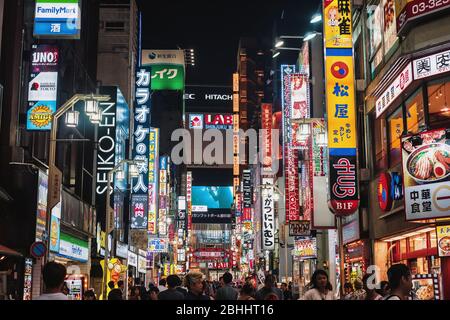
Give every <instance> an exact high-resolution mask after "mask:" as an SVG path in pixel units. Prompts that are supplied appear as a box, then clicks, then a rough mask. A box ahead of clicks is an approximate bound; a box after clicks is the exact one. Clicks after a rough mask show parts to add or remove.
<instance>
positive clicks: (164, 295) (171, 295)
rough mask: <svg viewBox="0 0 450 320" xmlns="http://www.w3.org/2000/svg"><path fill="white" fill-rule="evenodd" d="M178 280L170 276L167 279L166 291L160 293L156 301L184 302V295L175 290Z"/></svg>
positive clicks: (173, 275) (172, 275) (175, 276)
mask: <svg viewBox="0 0 450 320" xmlns="http://www.w3.org/2000/svg"><path fill="white" fill-rule="evenodd" d="M179 282H180V278H179V277H178V276H177V275H175V274H171V275H170V276H168V277H167V290H164V291H161V292H160V293H159V294H158V300H184V294H182V293H181V292H179V291H178V290H177V286H178V284H179Z"/></svg>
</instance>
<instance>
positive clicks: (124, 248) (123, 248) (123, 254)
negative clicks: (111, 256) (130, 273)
mask: <svg viewBox="0 0 450 320" xmlns="http://www.w3.org/2000/svg"><path fill="white" fill-rule="evenodd" d="M116 256H118V257H119V258H124V259H128V245H127V244H124V243H122V242H119V241H116Z"/></svg>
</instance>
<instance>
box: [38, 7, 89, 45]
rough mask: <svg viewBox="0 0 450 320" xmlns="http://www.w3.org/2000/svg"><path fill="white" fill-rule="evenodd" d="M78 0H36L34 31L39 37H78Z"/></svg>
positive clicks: (79, 24)
mask: <svg viewBox="0 0 450 320" xmlns="http://www.w3.org/2000/svg"><path fill="white" fill-rule="evenodd" d="M80 29H81V9H80V4H79V0H36V7H35V17H34V32H33V35H34V37H36V38H40V39H55V38H61V39H80Z"/></svg>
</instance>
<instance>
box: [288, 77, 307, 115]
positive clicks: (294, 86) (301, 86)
mask: <svg viewBox="0 0 450 320" xmlns="http://www.w3.org/2000/svg"><path fill="white" fill-rule="evenodd" d="M290 86H291V88H290V89H291V105H290V108H291V115H290V118H291V119H292V120H299V119H304V118H310V116H311V113H310V108H309V103H308V101H309V80H308V76H307V75H306V74H301V73H294V74H292V75H291V76H290Z"/></svg>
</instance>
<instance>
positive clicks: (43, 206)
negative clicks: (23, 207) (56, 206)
mask: <svg viewBox="0 0 450 320" xmlns="http://www.w3.org/2000/svg"><path fill="white" fill-rule="evenodd" d="M47 193H48V179H47V175H46V174H45V173H44V172H42V171H39V175H38V197H37V211H36V241H43V240H44V237H43V236H44V232H45V226H46V224H47Z"/></svg>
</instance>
